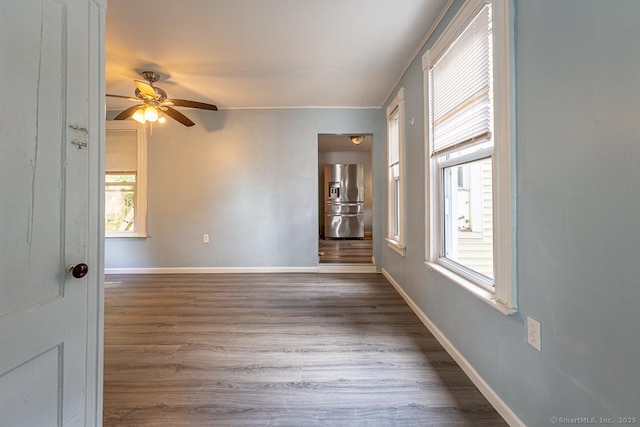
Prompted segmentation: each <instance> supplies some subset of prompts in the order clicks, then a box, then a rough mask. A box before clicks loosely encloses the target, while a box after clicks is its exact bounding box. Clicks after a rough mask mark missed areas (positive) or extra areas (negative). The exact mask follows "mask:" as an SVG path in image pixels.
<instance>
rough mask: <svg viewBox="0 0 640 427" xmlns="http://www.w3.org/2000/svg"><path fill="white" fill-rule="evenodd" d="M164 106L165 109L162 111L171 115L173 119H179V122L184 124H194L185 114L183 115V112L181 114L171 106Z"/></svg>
mask: <svg viewBox="0 0 640 427" xmlns="http://www.w3.org/2000/svg"><path fill="white" fill-rule="evenodd" d="M164 108H166V110H164V113H165V114H166V115H167V116H169V117H171V118H172V119H174V120H177V121H179V122H180V123H182V124H183V125H185V126H193V125H195V123H193V122H192V121H191V120H190V119H189V118H188V117H187V116H185V115H184V114H182V113H181V112H180V111H178V110H175V109H173V108H171V107H164Z"/></svg>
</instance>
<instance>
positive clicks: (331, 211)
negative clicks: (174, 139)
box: [324, 164, 364, 239]
mask: <svg viewBox="0 0 640 427" xmlns="http://www.w3.org/2000/svg"><path fill="white" fill-rule="evenodd" d="M324 237H325V238H332V239H339V238H351V239H362V238H364V165H359V164H334V165H324Z"/></svg>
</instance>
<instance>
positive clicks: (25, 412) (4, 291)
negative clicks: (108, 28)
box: [0, 0, 104, 427]
mask: <svg viewBox="0 0 640 427" xmlns="http://www.w3.org/2000/svg"><path fill="white" fill-rule="evenodd" d="M103 21H104V7H103V5H100V4H99V3H96V2H95V1H91V0H12V1H3V2H2V8H1V12H0V88H1V90H0V93H1V94H2V102H1V103H0V426H3V427H13V426H16V427H23V426H34V427H39V426H85V425H87V426H88V425H95V424H99V423H100V413H101V410H100V406H101V403H100V399H101V393H100V387H101V377H100V376H101V344H100V339H101V327H102V326H101V320H100V313H101V309H100V307H101V303H102V299H101V288H102V285H101V283H102V281H101V278H100V277H101V274H102V271H101V270H102V262H101V261H100V260H99V254H100V253H101V246H100V234H101V227H100V221H99V220H98V218H99V214H98V212H99V210H100V196H99V194H100V188H99V185H100V179H99V176H100V170H99V169H100V167H99V164H100V160H99V159H100V158H101V155H100V146H101V141H102V140H103V138H102V137H101V136H100V135H101V134H102V133H103V132H104V129H103V128H104V125H103V120H102V118H101V114H102V113H103V107H102V105H103V101H102V99H100V97H101V95H102V92H103V89H102V84H101V81H102V80H101V79H103V78H104V72H103V62H104V61H103V56H104V54H103V52H104V47H103V44H104V37H103V36H102V35H101V32H102V31H103V30H102V29H103V28H104V25H103ZM90 52H91V53H90ZM80 263H86V264H87V265H88V274H86V275H84V276H83V277H80V278H74V277H72V275H71V274H70V273H69V272H68V271H67V268H66V266H67V264H80ZM79 275H81V274H79Z"/></svg>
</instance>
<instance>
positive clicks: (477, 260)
mask: <svg viewBox="0 0 640 427" xmlns="http://www.w3.org/2000/svg"><path fill="white" fill-rule="evenodd" d="M442 173H443V195H444V221H443V236H444V245H443V246H444V247H443V250H444V257H445V258H447V259H449V260H451V261H454V262H456V263H458V264H460V265H462V266H464V267H466V268H467V269H470V270H473V271H475V272H477V273H480V274H482V275H484V276H486V277H489V278H491V279H493V277H494V274H493V201H492V199H493V191H492V186H493V183H492V174H491V158H485V159H481V160H477V161H473V162H469V163H464V164H461V165H455V166H451V167H447V168H444V169H442ZM461 178H462V180H463V182H464V184H465V185H462V186H460V185H459V184H460V180H461Z"/></svg>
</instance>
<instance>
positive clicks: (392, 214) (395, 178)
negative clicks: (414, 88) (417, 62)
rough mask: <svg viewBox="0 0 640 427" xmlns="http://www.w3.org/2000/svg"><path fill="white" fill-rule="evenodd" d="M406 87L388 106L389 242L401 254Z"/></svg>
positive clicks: (403, 251) (403, 249) (402, 247)
mask: <svg viewBox="0 0 640 427" xmlns="http://www.w3.org/2000/svg"><path fill="white" fill-rule="evenodd" d="M403 122H404V89H403V88H400V90H399V91H398V94H397V95H396V96H395V98H394V99H393V101H391V104H390V105H389V107H388V108H387V159H388V165H389V170H388V187H387V195H388V200H389V202H388V210H387V213H388V222H387V224H388V225H387V239H386V240H387V243H388V245H389V246H390V247H391V248H392V249H393V250H395V251H396V252H398V253H399V254H401V255H404V253H405V246H404V206H403V205H404V192H403V191H404V190H403V186H404V182H403V181H404V180H403V177H402V150H403V148H402V144H403V135H404V127H403V126H404V123H403Z"/></svg>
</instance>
